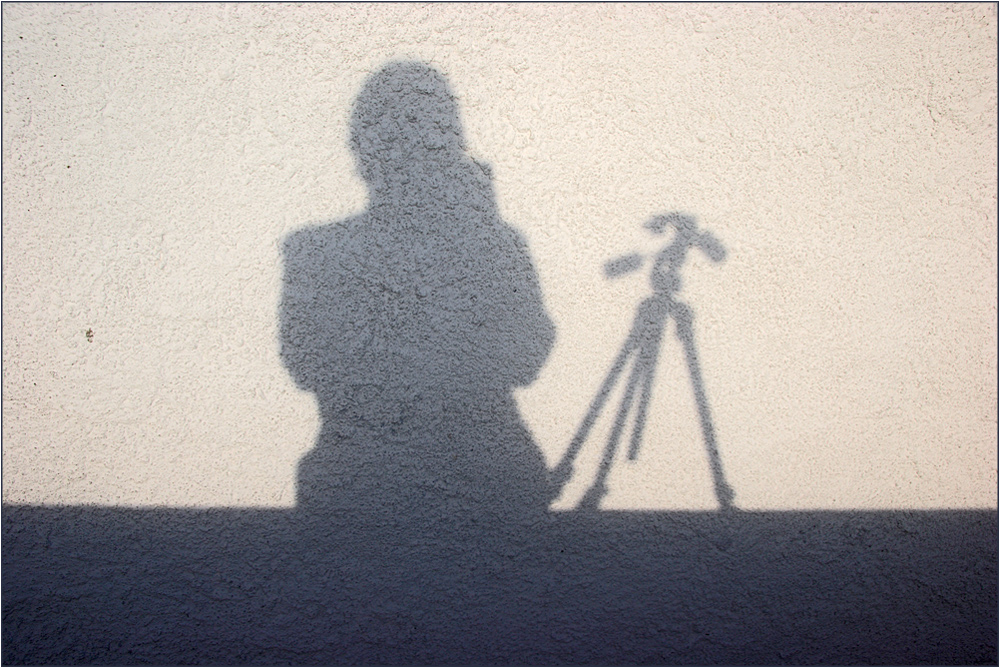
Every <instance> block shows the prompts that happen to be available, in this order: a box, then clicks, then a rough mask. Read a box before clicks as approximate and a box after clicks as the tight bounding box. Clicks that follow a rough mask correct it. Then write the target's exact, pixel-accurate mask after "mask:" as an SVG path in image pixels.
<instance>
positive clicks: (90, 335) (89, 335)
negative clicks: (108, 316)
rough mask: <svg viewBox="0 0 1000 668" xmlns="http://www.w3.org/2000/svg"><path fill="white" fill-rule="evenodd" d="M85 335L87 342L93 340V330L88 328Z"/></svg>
mask: <svg viewBox="0 0 1000 668" xmlns="http://www.w3.org/2000/svg"><path fill="white" fill-rule="evenodd" d="M86 336H87V343H93V342H94V330H92V329H88V330H87V332H86Z"/></svg>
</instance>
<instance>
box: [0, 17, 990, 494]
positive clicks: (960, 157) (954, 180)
mask: <svg viewBox="0 0 1000 668" xmlns="http://www.w3.org/2000/svg"><path fill="white" fill-rule="evenodd" d="M3 11H4V15H3V17H4V24H3V25H4V27H3V45H4V51H3V64H4V73H3V86H4V89H3V90H4V96H3V105H4V106H3V123H4V140H3V141H4V145H3V155H4V177H3V178H4V182H3V198H4V199H3V205H4V207H3V213H4V223H3V242H4V249H3V260H4V264H3V290H4V293H3V295H4V300H3V316H4V327H3V344H4V345H3V362H4V375H3V389H4V436H5V443H4V446H5V447H4V453H3V457H4V460H3V461H4V471H5V474H4V492H3V493H4V499H5V500H6V501H8V502H22V503H27V502H30V503H102V504H127V505H163V504H165V505H186V506H191V505H198V506H220V505H228V506H233V505H239V506H247V505H254V506H275V505H286V506H287V505H291V504H293V503H294V496H295V491H294V476H295V467H296V463H297V462H298V460H299V459H300V458H301V457H302V456H303V454H304V453H305V452H306V451H307V450H308V449H309V447H310V445H311V444H312V442H313V441H314V439H315V436H316V431H317V430H318V424H319V419H318V417H317V411H316V407H315V405H314V403H313V398H312V396H311V395H310V394H309V393H307V392H302V391H299V390H297V389H296V387H295V385H294V384H293V382H292V380H291V378H290V377H289V374H288V373H287V371H286V369H285V368H283V366H282V364H281V362H280V359H279V354H278V304H279V298H280V297H279V295H280V292H281V287H282V278H281V277H282V257H281V247H282V242H283V240H284V238H285V237H286V236H288V235H289V234H290V233H292V232H294V231H295V230H298V229H300V228H303V227H305V226H307V225H310V224H318V223H322V222H324V221H329V222H332V221H336V220H341V219H344V218H346V217H347V216H349V215H352V214H356V213H358V212H359V211H361V210H362V209H363V208H364V206H365V201H366V190H365V186H364V183H363V181H362V180H361V179H360V178H359V177H358V175H357V171H356V166H355V161H354V159H353V157H352V155H351V153H350V149H349V146H348V134H349V120H350V114H351V109H352V104H353V103H354V100H355V98H356V97H357V95H358V94H359V92H360V90H361V87H362V85H363V83H364V81H365V79H366V77H367V76H368V75H369V73H371V72H374V71H375V70H377V69H378V68H379V67H381V66H383V65H385V64H386V63H387V62H389V61H391V60H398V59H407V58H412V59H416V60H420V61H424V62H429V63H431V64H433V65H434V66H435V67H436V68H437V69H439V70H440V71H441V72H442V73H443V74H444V75H445V76H446V77H447V79H448V81H449V83H450V85H451V86H452V88H453V89H454V91H455V93H456V95H457V101H458V106H459V111H460V113H461V115H462V121H463V124H464V127H465V137H466V141H467V144H468V149H469V153H470V154H471V155H472V156H473V157H475V158H477V159H479V160H480V161H482V162H483V163H488V164H490V165H491V166H492V171H493V174H494V179H495V189H496V201H497V206H498V209H499V213H500V215H501V216H502V217H503V219H504V220H505V221H507V222H508V223H509V224H510V225H512V226H514V227H515V228H516V229H517V230H519V232H520V233H521V234H522V235H523V237H524V238H525V239H526V241H527V248H528V252H529V253H530V257H531V260H532V262H533V265H534V267H535V271H536V272H537V275H538V279H539V282H540V286H541V291H542V295H543V299H544V305H545V307H546V309H547V312H548V314H549V317H550V318H551V319H552V321H553V323H554V325H555V331H556V338H555V343H554V348H553V349H552V352H551V354H550V355H549V356H548V357H547V358H546V362H545V365H544V367H543V368H542V369H541V371H540V375H539V377H538V379H537V380H536V381H535V382H534V383H533V384H532V385H530V386H529V387H527V388H526V389H524V390H522V391H520V392H519V394H518V396H517V398H518V402H519V406H520V411H521V414H522V416H523V418H524V420H525V422H526V424H527V425H528V427H529V428H530V430H531V432H532V434H533V436H534V438H535V440H536V442H537V444H538V447H539V448H541V450H542V451H543V452H544V455H545V457H546V459H547V461H548V463H549V465H550V466H551V465H554V464H555V463H556V462H557V461H558V460H559V458H560V457H561V456H562V454H563V453H564V451H565V449H566V448H567V446H568V443H569V442H570V440H571V438H572V435H573V433H574V431H575V429H576V428H577V426H578V425H579V422H580V420H581V419H582V418H583V416H584V414H585V413H586V408H587V406H588V402H590V400H591V399H592V397H593V395H594V393H595V392H596V391H597V389H598V386H599V384H600V379H601V378H602V375H603V374H604V373H605V371H606V370H607V369H608V368H609V366H610V365H611V362H612V360H613V359H614V356H615V354H616V351H617V349H618V346H619V345H620V344H621V342H622V341H623V340H624V339H625V336H626V334H627V332H628V328H629V323H630V320H631V318H632V314H633V313H634V311H635V308H636V306H637V305H638V303H639V302H640V300H641V299H643V298H644V297H645V296H646V295H647V294H648V291H649V286H648V283H647V281H646V280H645V279H644V278H643V276H642V272H645V271H646V269H647V267H648V265H646V266H644V267H642V270H641V271H640V272H636V273H634V274H632V275H630V276H625V277H622V278H618V279H613V280H612V279H608V278H606V277H605V275H604V274H603V273H602V267H603V265H604V263H605V262H606V261H608V260H611V259H612V258H614V257H617V256H621V255H625V254H628V253H630V252H633V251H638V252H641V253H645V254H647V256H648V254H649V253H651V252H653V251H655V250H656V249H657V248H659V246H660V245H661V243H662V242H661V240H660V239H659V238H657V237H655V236H653V235H651V234H650V233H649V232H648V231H646V230H644V229H642V227H641V225H642V223H643V222H644V221H646V220H647V219H649V217H650V216H651V215H653V214H657V213H662V212H664V211H669V210H682V211H685V212H688V213H690V214H693V215H695V216H697V218H698V220H699V222H700V224H701V225H703V226H704V227H705V229H708V230H711V231H712V232H713V233H714V234H715V235H716V236H717V237H718V239H719V240H720V241H721V242H722V243H723V244H724V245H725V247H726V249H727V251H728V256H727V258H726V260H725V261H724V262H723V263H721V264H713V263H711V262H710V261H709V260H708V259H707V258H706V257H704V256H703V255H700V254H698V253H693V254H692V257H691V259H690V261H689V264H688V266H687V267H686V268H685V277H684V278H685V284H684V287H683V298H684V300H685V301H686V302H687V303H688V304H689V305H690V306H691V307H692V308H693V310H694V312H695V325H694V327H695V335H696V340H697V344H698V346H699V352H700V356H701V360H702V367H703V368H702V373H703V377H704V381H705V386H706V389H707V392H708V398H709V400H710V402H711V408H712V411H713V420H714V426H715V429H716V432H717V435H718V441H719V446H720V449H721V450H722V455H723V457H724V463H725V465H726V469H727V471H726V472H727V474H728V475H729V476H730V478H731V482H732V484H733V486H734V488H736V489H737V493H738V496H739V502H740V503H741V504H742V506H743V507H745V508H791V509H796V508H861V507H865V508H913V507H926V508H935V507H990V506H994V505H995V504H996V484H997V478H996V343H997V341H996V327H995V322H996V295H997V292H996V227H997V226H996V218H995V213H996V188H995V181H996V155H995V147H996V99H997V95H996V64H997V63H996V49H995V45H996V35H995V32H996V31H995V28H996V16H995V11H994V9H993V8H991V7H990V6H989V5H940V6H936V5H921V6H906V5H904V6H898V7H896V6H881V5H871V6H869V5H865V6H853V7H806V6H801V7H753V6H748V7H681V6H658V7H653V6H592V7H541V6H524V7H499V6H498V7H477V8H446V7H431V6H427V7H423V6H406V5H404V6H390V7H374V6H373V7H366V6H350V5H347V6H332V7H321V6H305V7H285V6H263V7H262V6H249V5H248V6H238V5H220V6H207V7H198V6H184V5H178V6H162V7H161V6H145V5H144V6H134V7H117V6H111V5H108V6H102V5H97V6H64V5H54V6H36V5H11V6H9V7H5V8H4V10H3ZM88 331H90V332H92V337H88V336H87V335H86V333H87V332H88ZM91 339H92V340H91ZM651 405H652V406H653V409H654V410H652V411H651V414H650V417H649V419H648V424H647V427H646V442H647V443H649V446H648V447H644V448H643V449H642V452H641V455H640V456H641V459H640V460H638V461H637V462H636V463H635V464H634V465H632V466H620V467H616V469H615V470H614V471H613V472H612V477H611V479H610V481H609V483H610V486H611V492H610V494H609V496H608V497H607V498H606V500H605V503H606V505H607V506H608V507H614V508H623V509H639V508H645V509H657V508H711V507H713V505H714V499H713V498H712V495H711V492H710V489H711V484H710V480H709V472H708V467H707V466H706V464H705V455H704V447H703V445H702V442H701V440H702V434H701V432H700V429H699V426H698V419H697V413H696V411H695V405H694V401H693V399H692V393H691V391H690V386H689V380H688V374H687V369H686V368H685V366H684V363H683V358H682V355H681V353H680V346H679V345H677V342H676V340H675V339H673V337H672V336H671V335H670V334H669V333H668V334H667V337H666V340H665V345H664V347H663V354H662V355H661V360H660V364H659V366H658V377H657V380H656V385H655V395H654V397H653V400H652V402H651ZM594 440H595V444H594V446H593V447H589V448H587V449H586V450H587V452H584V453H581V457H582V458H583V459H582V460H581V462H580V467H581V473H580V476H579V481H578V482H576V483H574V485H575V486H574V485H571V486H570V487H569V488H567V498H566V499H565V500H563V502H562V503H563V506H567V505H572V503H573V498H571V497H572V495H573V494H576V495H577V496H579V494H582V493H583V491H584V489H585V486H586V483H585V480H586V479H587V477H588V475H589V472H588V471H592V470H593V467H595V466H596V460H597V458H599V456H598V455H597V454H588V453H599V452H600V443H599V442H598V441H599V439H597V438H596V436H595V439H594ZM588 456H589V457H590V459H589V460H588V459H587V457H588ZM587 466H590V467H591V469H589V470H588V469H587V468H586V467H587Z"/></svg>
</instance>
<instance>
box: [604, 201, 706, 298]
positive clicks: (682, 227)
mask: <svg viewBox="0 0 1000 668" xmlns="http://www.w3.org/2000/svg"><path fill="white" fill-rule="evenodd" d="M643 227H644V228H646V229H647V230H649V231H650V232H652V233H653V234H655V235H657V236H659V235H662V234H664V233H666V231H667V230H668V229H671V228H673V230H674V237H673V240H672V241H671V242H670V243H669V244H667V245H666V246H664V247H663V248H662V249H661V250H660V251H659V252H658V253H656V255H655V256H654V257H653V266H652V269H651V270H650V276H649V281H650V285H651V286H652V288H653V292H654V293H655V294H657V295H660V296H669V295H672V294H673V293H675V292H678V291H679V290H680V288H681V279H680V269H681V267H682V266H683V265H684V262H685V261H686V260H687V254H688V251H689V250H690V249H692V248H697V249H699V250H700V251H702V252H703V253H704V254H705V255H706V256H707V257H708V259H710V260H711V261H712V262H722V261H723V260H724V259H725V258H726V249H725V247H724V246H723V245H722V243H721V242H720V241H719V240H718V239H716V238H715V236H714V235H713V234H712V233H711V232H708V231H703V230H698V229H697V221H696V220H695V218H694V216H689V215H687V214H684V213H680V212H677V211H671V212H670V213H665V214H661V215H658V216H653V217H652V218H650V219H649V220H647V221H646V222H645V223H643ZM642 264H643V256H642V255H640V254H639V253H631V254H629V255H625V256H622V257H619V258H615V259H614V260H610V261H608V262H607V263H605V265H604V275H605V276H606V277H607V278H617V277H619V276H624V275H625V274H630V273H632V272H634V271H636V270H638V269H639V268H640V267H642Z"/></svg>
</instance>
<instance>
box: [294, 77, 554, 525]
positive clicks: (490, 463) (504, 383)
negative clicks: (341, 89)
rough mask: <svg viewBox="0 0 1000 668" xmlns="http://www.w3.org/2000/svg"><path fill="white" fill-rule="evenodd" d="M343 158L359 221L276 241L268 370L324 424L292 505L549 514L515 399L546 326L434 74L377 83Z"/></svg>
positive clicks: (388, 515) (535, 287)
mask: <svg viewBox="0 0 1000 668" xmlns="http://www.w3.org/2000/svg"><path fill="white" fill-rule="evenodd" d="M350 145H351V149H352V151H353V154H354V156H355V159H356V161H357V166H358V171H359V173H360V175H361V176H362V178H363V179H364V181H365V183H366V184H367V186H368V190H369V202H368V206H367V208H366V209H365V210H364V211H363V212H361V213H359V214H357V215H355V216H353V217H350V218H348V219H346V220H343V221H339V222H335V223H331V224H324V225H317V226H312V227H307V228H305V229H301V230H298V231H296V232H294V233H293V234H291V235H290V236H289V237H288V238H287V239H286V240H285V244H284V284H283V295H282V299H281V306H280V321H281V356H282V360H283V362H284V364H285V366H286V367H287V368H288V370H289V372H290V373H291V375H292V377H293V378H294V380H295V382H296V383H297V384H298V386H299V387H301V388H303V389H306V390H309V391H311V392H313V393H315V395H316V398H317V402H318V406H319V411H320V416H321V420H322V425H321V428H320V432H319V436H318V438H317V441H316V444H315V447H314V448H313V449H312V450H311V451H310V452H309V453H307V454H306V456H305V457H304V458H303V459H302V460H301V462H300V464H299V468H298V489H297V502H298V506H299V508H300V509H302V510H304V511H307V512H310V513H325V514H327V515H329V514H331V513H333V514H340V515H341V516H344V514H345V513H346V514H347V516H351V517H353V518H356V519H358V520H360V521H361V522H363V523H366V524H368V525H370V526H386V527H390V526H391V527H396V528H397V529H398V528H399V527H403V526H410V527H414V528H415V525H420V527H421V528H422V529H427V528H429V527H430V526H434V527H442V526H449V525H453V524H454V523H455V522H456V521H458V520H460V519H464V520H467V521H469V522H472V523H478V524H497V523H504V522H508V521H512V520H514V519H515V518H524V517H525V516H530V515H538V514H540V513H544V512H545V510H546V509H547V506H548V503H549V501H550V498H551V489H550V487H549V481H548V471H547V469H546V466H545V461H544V458H543V457H542V454H541V452H540V451H539V449H538V448H537V446H536V445H535V444H534V442H533V440H532V438H531V436H530V434H529V432H528V431H527V429H526V428H525V427H524V425H523V423H522V422H521V419H520V416H519V414H518V410H517V407H516V404H515V402H514V400H513V397H512V389H513V388H514V387H518V386H524V385H528V384H530V383H531V382H532V381H533V380H534V379H535V377H536V376H537V374H538V371H539V369H540V368H541V367H542V364H543V363H544V361H545V358H546V357H547V355H548V353H549V351H550V349H551V347H552V343H553V340H554V327H553V325H552V322H551V321H550V319H549V317H548V315H547V314H546V312H545V309H544V305H543V303H542V297H541V291H540V288H539V284H538V279H537V277H536V275H535V272H534V269H533V267H532V264H531V259H530V257H529V254H528V250H527V246H526V243H525V241H524V239H523V238H522V237H521V235H519V234H518V233H517V232H516V231H515V230H514V229H512V228H511V227H509V226H508V225H507V224H505V223H504V222H503V221H502V220H501V219H500V216H499V214H498V212H497V205H496V200H495V195H494V192H493V186H492V182H491V174H490V171H489V169H488V168H487V167H485V166H483V165H482V164H480V163H478V162H476V161H475V160H473V159H472V158H470V157H469V156H468V154H467V153H466V150H465V146H464V140H463V137H462V129H461V125H460V120H459V112H458V107H457V104H456V101H455V98H454V95H453V93H452V92H451V90H450V87H449V85H448V83H447V81H446V80H445V78H444V76H443V75H441V74H440V73H439V72H437V71H436V70H434V69H433V68H431V67H429V66H427V65H424V64H421V63H416V62H397V63H392V64H389V65H387V66H386V67H384V68H382V69H381V70H379V71H378V72H376V73H375V74H373V75H372V76H371V77H369V79H368V80H367V81H366V83H365V84H364V87H363V89H362V91H361V92H360V94H359V95H358V97H357V99H356V100H355V104H354V109H353V113H352V117H351V134H350Z"/></svg>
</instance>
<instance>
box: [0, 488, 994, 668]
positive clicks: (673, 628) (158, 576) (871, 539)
mask: <svg viewBox="0 0 1000 668" xmlns="http://www.w3.org/2000/svg"><path fill="white" fill-rule="evenodd" d="M997 521H998V517H997V513H996V512H995V511H976V510H970V511H921V512H915V511H913V512H911V511H898V512H862V511H857V512H746V511H741V512H739V513H715V512H711V513H706V512H702V513H679V512H662V513H626V512H602V513H565V514H560V515H553V516H551V517H549V518H548V520H547V521H546V522H544V523H541V524H537V525H534V526H533V527H529V528H527V529H524V530H523V531H522V532H521V533H520V536H519V541H517V542H511V541H504V542H503V543H502V544H500V545H497V544H496V543H495V542H494V543H493V544H490V541H489V540H485V539H484V538H485V537H480V536H477V535H476V534H475V533H470V532H468V531H462V532H457V535H455V534H451V535H449V534H445V535H427V536H417V535H415V534H413V533H407V534H406V535H405V539H403V538H399V539H393V538H391V536H386V537H384V538H379V537H378V534H377V533H376V534H372V533H371V532H365V533H366V534H367V535H368V536H370V537H371V539H370V540H369V541H364V540H358V533H357V531H356V527H354V526H351V525H350V524H349V522H350V520H349V519H348V518H338V516H337V515H336V514H334V515H328V516H316V515H309V516H303V515H302V514H299V513H297V512H295V511H281V510H273V511H272V510H236V509H229V510H226V509H219V510H181V509H146V510H137V509H123V508H94V507H62V508H46V507H26V506H4V508H3V551H2V567H3V596H2V598H3V624H2V634H3V637H2V639H3V645H2V661H3V663H4V664H5V665H150V664H152V665H996V663H997V658H998V655H997V623H998V619H997ZM488 533H489V532H487V534H488Z"/></svg>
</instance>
